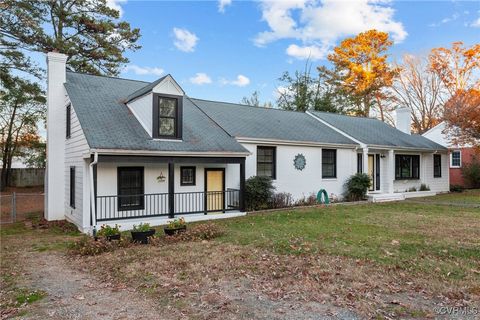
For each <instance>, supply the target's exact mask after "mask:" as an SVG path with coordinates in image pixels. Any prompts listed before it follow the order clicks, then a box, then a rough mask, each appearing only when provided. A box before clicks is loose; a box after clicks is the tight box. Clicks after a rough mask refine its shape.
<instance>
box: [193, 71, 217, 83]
mask: <svg viewBox="0 0 480 320" xmlns="http://www.w3.org/2000/svg"><path fill="white" fill-rule="evenodd" d="M189 80H190V82H191V83H193V84H198V85H202V84H208V83H212V79H210V77H209V76H208V75H207V74H206V73H203V72H199V73H196V74H195V76H194V77H191V78H190V79H189Z"/></svg>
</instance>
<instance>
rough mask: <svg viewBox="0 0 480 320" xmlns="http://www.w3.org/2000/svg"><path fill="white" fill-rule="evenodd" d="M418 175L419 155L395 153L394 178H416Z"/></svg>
mask: <svg viewBox="0 0 480 320" xmlns="http://www.w3.org/2000/svg"><path fill="white" fill-rule="evenodd" d="M419 177H420V156H419V155H406V154H397V155H395V179H397V180H402V179H418V178H419Z"/></svg>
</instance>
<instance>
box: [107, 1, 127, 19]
mask: <svg viewBox="0 0 480 320" xmlns="http://www.w3.org/2000/svg"><path fill="white" fill-rule="evenodd" d="M126 2H127V0H107V7H110V8H112V9H115V10H117V11H118V12H119V13H120V17H121V16H123V8H122V6H121V5H122V4H124V3H126Z"/></svg>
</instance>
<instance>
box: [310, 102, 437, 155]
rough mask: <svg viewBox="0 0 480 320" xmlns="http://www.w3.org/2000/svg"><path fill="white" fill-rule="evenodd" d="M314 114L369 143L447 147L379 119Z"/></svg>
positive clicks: (322, 113)
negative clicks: (410, 133)
mask: <svg viewBox="0 0 480 320" xmlns="http://www.w3.org/2000/svg"><path fill="white" fill-rule="evenodd" d="M312 114H313V115H315V116H317V117H318V118H320V119H322V120H324V121H325V122H327V123H329V124H330V125H332V126H334V127H336V128H337V129H339V130H341V131H343V132H345V133H346V134H348V135H349V136H351V137H353V138H355V139H357V140H359V141H361V142H363V143H365V144H367V145H374V146H388V147H399V148H412V149H428V150H444V149H445V147H443V146H441V145H439V144H437V143H435V142H433V141H431V140H429V139H427V138H425V137H423V136H421V135H417V134H412V135H409V134H406V133H404V132H402V131H400V130H398V129H396V128H394V127H392V126H390V125H388V124H386V123H384V122H382V121H380V120H378V119H373V118H360V117H351V116H345V115H339V114H335V113H329V112H318V111H312Z"/></svg>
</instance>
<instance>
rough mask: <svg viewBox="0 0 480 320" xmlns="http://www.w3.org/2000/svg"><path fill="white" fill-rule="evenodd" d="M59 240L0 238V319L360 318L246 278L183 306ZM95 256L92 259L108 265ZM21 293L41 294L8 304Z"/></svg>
mask: <svg viewBox="0 0 480 320" xmlns="http://www.w3.org/2000/svg"><path fill="white" fill-rule="evenodd" d="M35 238H37V240H38V241H35V240H34V239H35ZM62 239H64V237H63V236H59V235H49V232H48V231H45V230H42V231H39V232H37V231H34V232H28V233H27V234H22V235H21V236H17V235H9V236H3V237H2V273H3V274H4V275H6V276H7V277H2V283H1V292H0V293H1V294H0V295H1V296H2V299H1V319H10V318H12V319H42V320H43V319H82V320H83V319H92V320H93V319H95V320H96V319H106V320H109V319H112V320H113V319H115V320H117V319H192V318H193V319H225V315H226V314H228V319H292V320H293V319H360V317H359V316H358V315H357V314H355V313H354V312H353V311H351V310H348V309H347V308H340V307H336V306H334V305H332V304H329V303H316V302H309V303H304V302H302V303H299V301H293V300H291V301H289V300H288V299H287V300H272V299H270V298H269V297H267V296H266V295H261V294H258V292H256V291H255V290H253V289H252V288H251V284H250V283H249V281H248V279H242V280H238V279H237V280H235V279H232V281H223V282H218V283H217V284H216V285H215V286H212V287H208V288H204V289H205V290H204V291H203V295H202V297H201V299H200V302H199V304H197V305H191V306H188V307H187V308H186V307H185V306H184V305H181V304H178V300H176V299H175V298H178V297H174V296H172V297H165V299H164V300H162V301H159V300H158V299H157V298H152V296H149V295H148V294H146V293H145V292H144V291H142V290H140V289H141V288H136V289H133V288H132V287H127V286H125V285H123V284H119V283H118V282H117V281H115V280H114V279H113V278H108V277H102V276H99V275H98V274H96V273H95V272H92V270H91V269H89V268H88V267H87V266H86V265H85V264H84V261H83V258H79V257H71V256H69V255H67V254H66V253H65V251H64V243H63V242H62V241H64V240H62ZM99 259H100V260H99V261H97V262H96V263H107V264H108V260H105V261H102V259H101V258H99ZM91 261H92V260H90V262H91ZM7 273H8V274H7ZM20 292H22V294H20ZM25 292H27V293H28V294H30V295H32V293H41V296H42V298H41V299H39V300H38V301H35V302H32V303H24V304H21V305H19V304H17V305H16V306H14V307H13V306H12V303H11V302H12V301H11V300H12V299H13V300H15V299H17V300H18V299H19V297H20V296H24V295H27V294H26V293H25ZM8 296H10V298H11V299H10V301H9V300H8V299H7V298H6V297H8ZM179 297H180V296H179ZM170 298H172V299H170ZM186 309H188V310H190V311H191V310H196V311H197V313H196V314H195V313H191V312H188V313H186V312H184V310H186Z"/></svg>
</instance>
